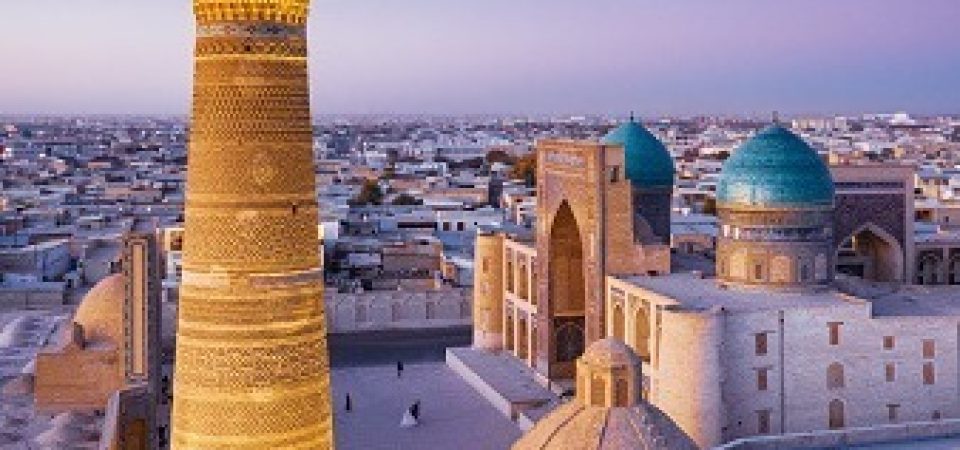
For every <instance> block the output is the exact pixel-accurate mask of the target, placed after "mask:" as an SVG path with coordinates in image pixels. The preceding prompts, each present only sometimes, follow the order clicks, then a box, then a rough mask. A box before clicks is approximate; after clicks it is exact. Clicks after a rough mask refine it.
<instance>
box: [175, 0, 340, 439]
mask: <svg viewBox="0 0 960 450" xmlns="http://www.w3.org/2000/svg"><path fill="white" fill-rule="evenodd" d="M308 3H309V2H308V0H269V1H263V0H257V1H254V0H217V1H215V0H196V1H195V3H194V5H195V12H196V16H197V23H198V37H197V46H196V52H195V56H196V73H195V84H194V104H193V122H192V129H191V145H190V153H189V163H188V164H189V165H188V183H187V208H186V231H185V233H186V234H185V239H184V259H183V269H184V281H183V285H182V287H181V293H180V311H179V325H178V330H177V333H178V334H177V362H176V373H175V389H174V407H173V429H172V432H173V433H172V434H173V447H174V448H176V449H201V448H202V449H226V448H230V449H263V448H311V449H315V448H331V447H332V445H333V436H332V423H331V417H332V416H331V411H330V398H329V388H330V386H329V363H328V358H327V343H326V324H325V319H324V311H323V302H322V298H323V285H322V282H321V280H322V279H321V278H320V277H318V276H317V274H318V273H320V255H319V252H318V248H317V244H316V236H317V235H316V233H317V205H316V200H315V185H314V177H313V153H312V142H311V124H310V108H309V86H308V81H307V58H306V55H307V53H306V52H307V43H306V38H305V36H306V33H305V23H306V15H307V6H308Z"/></svg>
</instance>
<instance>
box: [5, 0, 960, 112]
mask: <svg viewBox="0 0 960 450" xmlns="http://www.w3.org/2000/svg"><path fill="white" fill-rule="evenodd" d="M3 3H4V4H3V11H2V14H0V58H2V59H0V61H2V64H0V114H3V113H7V114H10V113H111V114H126V113H129V114H140V113H147V114H151V113H164V114H166V113H173V114H183V113H187V112H188V111H189V102H190V89H191V76H192V64H191V52H192V45H193V32H194V27H193V21H192V16H191V11H190V7H191V2H190V1H189V0H29V1H13V0H3ZM310 45H311V60H310V64H311V74H312V91H313V105H314V112H315V113H317V114H339V113H428V114H443V113H452V114H461V113H614V114H620V113H623V112H625V111H629V110H636V111H637V112H639V113H641V114H647V115H659V114H698V113H704V114H708V113H721V114H754V115H763V116H765V115H767V114H768V113H769V111H772V110H780V111H782V112H784V113H787V114H789V113H831V112H838V113H852V112H865V111H877V112H880V111H892V110H908V111H911V112H916V113H938V112H945V113H957V112H960V1H958V0H802V1H800V0H776V1H773V0H722V1H719V0H313V10H312V15H311V23H310Z"/></svg>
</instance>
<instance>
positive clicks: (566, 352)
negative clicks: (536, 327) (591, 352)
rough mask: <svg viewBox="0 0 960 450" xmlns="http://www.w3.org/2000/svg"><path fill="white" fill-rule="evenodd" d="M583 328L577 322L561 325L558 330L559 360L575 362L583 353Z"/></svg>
mask: <svg viewBox="0 0 960 450" xmlns="http://www.w3.org/2000/svg"><path fill="white" fill-rule="evenodd" d="M583 339H584V337H583V328H581V327H580V326H579V325H577V324H573V323H567V324H564V325H561V326H560V328H559V329H557V332H556V342H557V362H573V361H575V360H576V359H577V358H579V357H580V355H582V354H583V349H584V342H583Z"/></svg>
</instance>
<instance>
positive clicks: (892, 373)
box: [883, 363, 897, 383]
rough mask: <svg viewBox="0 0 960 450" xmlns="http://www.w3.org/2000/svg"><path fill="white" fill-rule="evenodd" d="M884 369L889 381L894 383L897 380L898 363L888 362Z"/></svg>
mask: <svg viewBox="0 0 960 450" xmlns="http://www.w3.org/2000/svg"><path fill="white" fill-rule="evenodd" d="M883 371H884V374H885V376H886V378H887V383H892V382H894V381H896V380H897V365H896V364H895V363H887V364H886V365H885V366H884V369H883Z"/></svg>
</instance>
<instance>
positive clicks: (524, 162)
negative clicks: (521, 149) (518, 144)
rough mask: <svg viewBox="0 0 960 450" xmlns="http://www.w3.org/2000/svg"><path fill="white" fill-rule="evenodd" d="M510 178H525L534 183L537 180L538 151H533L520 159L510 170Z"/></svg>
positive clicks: (529, 182)
mask: <svg viewBox="0 0 960 450" xmlns="http://www.w3.org/2000/svg"><path fill="white" fill-rule="evenodd" d="M510 178H513V179H515V180H524V181H525V182H527V183H528V184H531V185H534V184H536V182H537V153H536V152H531V153H529V154H527V155H525V156H523V157H522V158H520V159H518V160H517V162H516V164H514V165H513V168H512V169H511V170H510Z"/></svg>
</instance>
